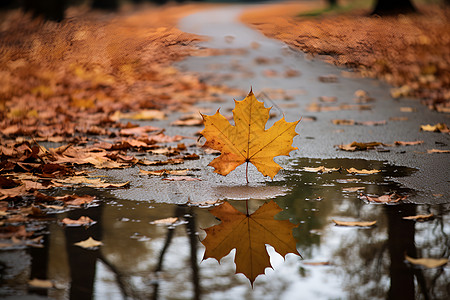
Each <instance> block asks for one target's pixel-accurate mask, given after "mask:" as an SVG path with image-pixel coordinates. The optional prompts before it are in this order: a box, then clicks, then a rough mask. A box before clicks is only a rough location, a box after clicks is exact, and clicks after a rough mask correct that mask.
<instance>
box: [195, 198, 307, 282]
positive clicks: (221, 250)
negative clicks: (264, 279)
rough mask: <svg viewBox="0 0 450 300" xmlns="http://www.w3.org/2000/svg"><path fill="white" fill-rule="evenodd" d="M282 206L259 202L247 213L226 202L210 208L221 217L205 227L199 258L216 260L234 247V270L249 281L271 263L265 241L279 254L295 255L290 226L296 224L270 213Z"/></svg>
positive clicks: (292, 226)
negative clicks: (218, 221) (254, 209)
mask: <svg viewBox="0 0 450 300" xmlns="http://www.w3.org/2000/svg"><path fill="white" fill-rule="evenodd" d="M280 211H282V209H281V208H280V207H279V206H278V205H277V204H276V203H275V202H274V201H270V202H268V203H265V204H263V205H262V206H261V207H260V208H258V210H256V211H255V212H254V213H253V214H251V215H246V214H244V213H241V212H240V211H238V210H236V209H235V208H234V207H233V206H232V205H231V204H229V203H228V202H224V203H223V204H221V205H220V206H216V207H214V208H212V209H211V213H212V214H213V215H214V216H216V217H217V218H219V219H220V220H221V223H220V224H219V225H215V226H212V227H209V228H206V229H205V231H206V234H207V235H206V238H205V239H204V240H203V241H202V244H203V245H204V246H205V247H206V251H205V254H204V257H203V259H207V258H215V259H216V260H217V261H219V262H220V260H221V259H222V257H224V256H226V255H227V254H228V253H230V251H231V250H232V249H236V255H235V259H234V261H235V263H236V273H243V274H244V275H245V276H246V277H247V278H248V279H249V280H250V282H251V284H252V285H253V282H254V281H255V279H256V277H257V276H258V275H260V274H264V270H265V269H266V268H268V267H271V264H270V260H269V255H268V254H267V250H266V244H269V245H271V246H273V247H274V248H275V251H277V252H278V253H279V254H280V255H281V256H283V257H285V256H286V255H287V254H288V253H293V254H296V255H299V253H298V251H297V246H296V241H295V239H294V237H293V235H292V229H293V228H295V227H296V225H294V224H292V223H291V222H289V221H287V220H284V221H280V220H275V219H274V216H275V215H276V214H278V213H279V212H280Z"/></svg>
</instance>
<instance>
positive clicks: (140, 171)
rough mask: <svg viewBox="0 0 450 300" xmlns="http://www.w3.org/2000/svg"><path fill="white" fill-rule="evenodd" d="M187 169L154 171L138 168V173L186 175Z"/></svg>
mask: <svg viewBox="0 0 450 300" xmlns="http://www.w3.org/2000/svg"><path fill="white" fill-rule="evenodd" d="M188 171H189V169H183V170H167V169H162V170H155V171H145V170H139V173H141V174H144V175H155V176H164V175H186V174H187V172H188Z"/></svg>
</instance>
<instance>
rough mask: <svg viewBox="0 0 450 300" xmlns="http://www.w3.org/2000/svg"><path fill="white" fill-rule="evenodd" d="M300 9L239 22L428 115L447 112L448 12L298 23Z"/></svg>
mask: <svg viewBox="0 0 450 300" xmlns="http://www.w3.org/2000/svg"><path fill="white" fill-rule="evenodd" d="M300 11H305V5H304V4H297V6H295V5H294V4H292V3H282V4H275V5H272V6H264V7H262V8H261V9H259V10H258V9H252V10H249V11H248V12H246V13H244V15H243V16H242V18H241V19H242V20H243V21H244V22H245V23H247V24H249V25H251V26H252V27H254V28H256V29H258V30H260V31H262V32H263V33H264V34H265V35H267V36H269V37H273V38H277V39H280V40H282V41H284V42H285V43H287V44H289V45H291V46H293V47H296V48H299V49H300V50H302V51H305V52H307V53H311V54H313V55H317V54H318V55H327V61H329V62H331V63H334V64H337V65H344V66H347V67H351V68H354V69H355V70H356V71H357V72H358V73H359V74H360V75H361V76H367V77H375V78H380V79H383V80H385V81H386V82H388V83H390V84H392V85H394V86H395V87H397V88H394V89H392V91H391V94H392V96H393V97H394V98H399V97H405V96H413V97H417V98H420V99H422V102H423V103H424V104H426V105H427V106H428V107H429V108H430V109H436V110H437V111H440V112H447V113H448V112H450V37H449V35H448V28H450V19H449V18H448V15H449V12H450V9H449V8H448V7H443V6H438V5H426V6H419V11H420V14H415V15H400V16H398V17H383V18H378V17H369V16H368V14H369V12H370V11H369V10H357V11H351V12H348V13H341V14H327V15H321V16H320V17H316V18H312V17H298V16H297V15H296V14H298V12H300Z"/></svg>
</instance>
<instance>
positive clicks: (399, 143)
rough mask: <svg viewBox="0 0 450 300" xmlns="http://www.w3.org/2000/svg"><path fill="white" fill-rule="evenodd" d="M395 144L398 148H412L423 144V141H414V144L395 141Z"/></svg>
mask: <svg viewBox="0 0 450 300" xmlns="http://www.w3.org/2000/svg"><path fill="white" fill-rule="evenodd" d="M394 144H395V145H397V146H412V145H420V144H423V141H412V142H403V141H395V142H394Z"/></svg>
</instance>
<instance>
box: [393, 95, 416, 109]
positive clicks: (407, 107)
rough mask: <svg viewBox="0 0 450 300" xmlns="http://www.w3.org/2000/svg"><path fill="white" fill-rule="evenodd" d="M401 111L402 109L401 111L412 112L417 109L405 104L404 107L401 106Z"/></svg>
mask: <svg viewBox="0 0 450 300" xmlns="http://www.w3.org/2000/svg"><path fill="white" fill-rule="evenodd" d="M394 98H395V97H394ZM400 111H401V112H407V113H411V112H415V111H416V109H415V108H413V107H409V106H403V107H400Z"/></svg>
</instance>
